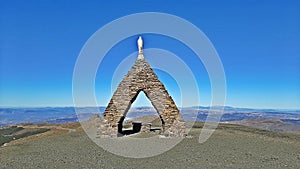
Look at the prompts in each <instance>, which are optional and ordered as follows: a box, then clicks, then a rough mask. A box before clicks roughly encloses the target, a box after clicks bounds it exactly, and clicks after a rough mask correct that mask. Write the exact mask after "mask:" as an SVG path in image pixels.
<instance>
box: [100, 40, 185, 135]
mask: <svg viewBox="0 0 300 169" xmlns="http://www.w3.org/2000/svg"><path fill="white" fill-rule="evenodd" d="M138 50H139V53H138V58H137V60H136V61H135V63H134V65H133V66H132V67H131V69H130V70H129V72H128V73H127V75H125V77H124V78H123V79H122V81H121V83H120V84H119V85H118V87H117V89H116V91H115V92H114V94H113V96H112V98H111V100H110V102H109V104H108V106H107V107H106V109H105V111H104V113H103V117H102V118H101V120H100V124H99V129H98V135H99V136H100V137H102V138H103V137H118V135H122V128H123V125H122V124H123V121H124V119H125V116H126V114H127V112H128V110H129V109H130V107H131V104H132V103H133V102H134V101H135V100H136V98H137V96H138V94H139V93H140V92H144V93H145V95H146V97H147V98H148V99H149V100H150V101H151V104H152V105H153V107H154V108H155V110H156V111H157V113H158V115H159V117H160V119H161V122H162V131H161V133H163V134H164V135H166V136H174V137H180V136H184V135H185V133H186V132H185V126H184V122H183V119H182V117H181V115H180V113H179V110H178V108H177V106H176V105H175V103H174V101H173V99H172V97H171V96H170V95H169V94H168V92H167V90H166V89H165V86H164V85H163V84H162V83H161V81H160V80H159V79H158V77H157V75H156V74H155V73H154V71H153V69H152V68H151V67H150V65H149V63H148V62H147V61H146V60H145V59H144V54H143V40H142V37H141V36H140V37H139V39H138Z"/></svg>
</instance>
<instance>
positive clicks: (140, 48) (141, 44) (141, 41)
mask: <svg viewBox="0 0 300 169" xmlns="http://www.w3.org/2000/svg"><path fill="white" fill-rule="evenodd" d="M137 43H138V47H139V53H142V51H143V39H142V37H141V36H140V37H139V39H138V41H137Z"/></svg>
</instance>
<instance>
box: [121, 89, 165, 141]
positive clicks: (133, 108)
mask: <svg viewBox="0 0 300 169" xmlns="http://www.w3.org/2000/svg"><path fill="white" fill-rule="evenodd" d="M145 100H146V101H147V103H145ZM164 124H165V122H164V120H163V118H162V116H161V115H160V113H159V112H158V110H157V109H156V107H155V105H153V103H152V102H151V100H150V99H149V97H148V95H147V93H146V92H145V91H144V90H143V89H140V90H138V91H137V93H136V95H135V96H134V97H133V98H132V99H131V101H130V104H129V105H128V107H127V109H126V110H125V112H124V114H123V116H122V117H121V118H120V121H119V122H118V135H119V136H123V135H130V134H134V133H138V132H156V133H160V132H161V131H163V129H164Z"/></svg>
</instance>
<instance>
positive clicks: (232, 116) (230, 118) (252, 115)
mask: <svg viewBox="0 0 300 169" xmlns="http://www.w3.org/2000/svg"><path fill="white" fill-rule="evenodd" d="M179 109H180V112H181V114H182V116H183V118H184V119H185V120H186V121H194V120H196V121H205V120H206V117H207V115H208V114H209V113H211V112H212V113H221V112H222V109H224V113H223V115H222V118H221V122H235V121H242V120H248V119H258V120H262V119H271V120H280V121H282V122H283V123H287V124H295V125H300V110H276V109H251V108H235V107H230V106H225V107H222V106H214V107H205V106H193V107H185V108H179ZM104 110H105V107H79V108H76V111H75V108H74V107H42V108H0V126H7V125H11V124H19V123H53V124H61V123H66V122H76V121H85V120H88V119H89V118H90V117H92V116H93V115H94V114H96V113H97V112H99V113H100V115H101V114H102V113H103V112H104ZM76 112H77V114H76ZM149 115H157V113H156V111H155V109H154V108H153V107H135V108H131V109H130V110H129V112H128V113H127V115H126V120H130V119H134V118H138V117H141V116H149Z"/></svg>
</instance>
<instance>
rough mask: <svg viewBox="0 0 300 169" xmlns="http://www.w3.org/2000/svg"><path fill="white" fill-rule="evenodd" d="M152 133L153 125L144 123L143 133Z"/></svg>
mask: <svg viewBox="0 0 300 169" xmlns="http://www.w3.org/2000/svg"><path fill="white" fill-rule="evenodd" d="M150 131H151V123H143V124H142V129H141V132H144V133H149V132H150Z"/></svg>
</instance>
